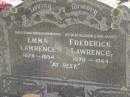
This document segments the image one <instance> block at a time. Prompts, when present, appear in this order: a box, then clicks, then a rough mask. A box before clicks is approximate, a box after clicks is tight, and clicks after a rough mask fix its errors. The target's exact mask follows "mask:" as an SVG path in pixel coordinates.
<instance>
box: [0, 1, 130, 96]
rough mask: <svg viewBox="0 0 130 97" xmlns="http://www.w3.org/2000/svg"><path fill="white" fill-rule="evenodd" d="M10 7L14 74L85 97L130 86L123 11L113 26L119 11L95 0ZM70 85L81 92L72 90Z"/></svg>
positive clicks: (5, 14) (7, 19)
mask: <svg viewBox="0 0 130 97" xmlns="http://www.w3.org/2000/svg"><path fill="white" fill-rule="evenodd" d="M10 9H11V8H10V7H9V6H8V7H7V8H6V9H5V10H2V11H1V13H0V15H1V16H2V17H1V19H2V20H3V21H4V23H5V24H4V28H5V29H4V31H2V32H3V33H4V37H5V41H6V43H7V49H6V52H5V58H7V60H6V61H7V62H6V63H7V66H6V67H7V68H8V69H7V72H8V73H7V74H8V75H11V76H13V77H16V78H19V77H20V78H23V79H28V80H29V79H30V80H32V81H33V80H37V81H36V82H38V83H41V80H42V81H43V82H42V83H47V85H46V86H47V90H48V91H50V92H49V93H52V92H54V93H55V92H58V94H55V96H62V97H71V96H72V95H73V96H72V97H77V96H78V97H84V96H85V95H84V93H82V92H83V91H84V92H85V93H86V97H95V95H96V94H97V95H98V96H96V97H99V96H101V95H105V96H106V97H108V95H109V94H107V95H106V94H105V93H104V91H105V90H106V91H109V90H112V89H113V88H114V87H118V88H119V90H120V88H121V87H126V84H127V81H126V79H127V78H126V71H127V65H128V64H129V62H128V60H127V48H126V47H127V45H126V44H128V42H127V38H128V37H127V36H128V32H129V31H128V30H127V29H128V28H126V26H125V25H122V24H123V21H124V19H123V18H122V14H120V15H119V16H118V19H117V23H118V25H116V26H115V25H112V23H113V19H114V18H112V16H111V15H112V14H111V11H112V10H113V9H112V8H111V7H109V6H107V5H105V4H102V3H100V2H98V1H95V0H27V1H24V3H23V4H22V5H20V6H19V7H17V9H15V10H16V11H15V12H12V11H10ZM121 12H122V11H121ZM2 26H3V25H2ZM4 74H5V73H4ZM7 74H6V75H7ZM7 79H12V78H10V77H9V78H8V76H7ZM11 81H12V80H11ZM39 81H40V82H39ZM7 82H8V81H7ZM52 83H53V84H52ZM66 85H67V86H68V87H70V89H71V90H74V91H79V92H77V94H76V95H74V94H75V93H74V92H72V94H71V93H70V94H69V91H67V90H68V87H67V86H66ZM7 86H8V85H7ZM77 87H78V88H77ZM101 87H105V88H101ZM98 88H101V90H100V89H99V90H100V91H101V92H96V93H95V91H93V90H95V89H98ZM60 90H61V91H60ZM63 91H64V93H63ZM65 91H67V93H68V95H64V94H67V93H66V92H65ZM102 91H103V93H104V94H103V93H102ZM113 91H115V90H113ZM80 92H81V93H80ZM49 93H48V94H49ZM60 93H61V94H60ZM59 94H60V95H59ZM81 94H82V95H81ZM94 94H95V95H94ZM52 95H53V93H52ZM52 95H50V96H52ZM70 95H71V96H70ZM111 95H112V94H111V92H110V95H109V96H111ZM118 95H120V94H118ZM122 95H124V94H122ZM47 96H48V95H47ZM55 96H54V95H53V97H55ZM121 97H123V96H121ZM124 97H125V96H124Z"/></svg>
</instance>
